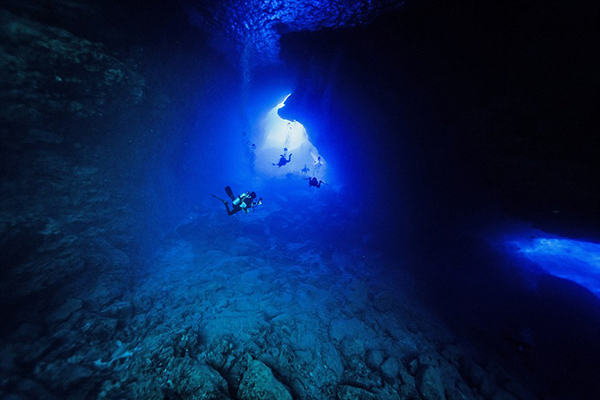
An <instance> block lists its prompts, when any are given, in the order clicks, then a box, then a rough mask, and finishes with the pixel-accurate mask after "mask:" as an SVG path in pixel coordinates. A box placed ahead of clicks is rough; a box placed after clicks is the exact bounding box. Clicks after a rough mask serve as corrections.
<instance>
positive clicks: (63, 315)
mask: <svg viewBox="0 0 600 400" xmlns="http://www.w3.org/2000/svg"><path fill="white" fill-rule="evenodd" d="M82 307H83V302H82V301H81V300H80V299H68V300H67V301H65V302H64V303H63V305H62V306H60V307H59V308H57V309H56V310H54V311H53V312H52V313H51V314H50V315H48V318H46V321H48V322H49V323H56V322H62V321H66V320H67V319H69V317H70V316H71V314H73V313H74V312H75V311H78V310H80V309H81V308H82Z"/></svg>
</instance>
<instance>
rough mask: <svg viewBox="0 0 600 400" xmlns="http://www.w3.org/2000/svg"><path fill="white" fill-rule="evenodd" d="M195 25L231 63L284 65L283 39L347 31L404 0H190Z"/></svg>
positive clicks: (188, 6)
mask: <svg viewBox="0 0 600 400" xmlns="http://www.w3.org/2000/svg"><path fill="white" fill-rule="evenodd" d="M183 3H184V4H185V5H186V6H187V7H186V11H187V13H188V14H189V16H190V19H191V21H192V22H193V23H194V24H196V25H198V26H199V27H201V28H202V29H204V30H206V31H207V32H209V34H210V35H211V36H212V40H213V43H214V44H215V45H216V46H217V47H218V48H220V49H221V50H222V51H223V52H225V53H226V54H227V55H228V57H230V58H231V59H232V60H235V61H238V60H242V62H244V63H249V64H251V65H263V64H273V63H279V62H280V59H279V39H280V38H281V36H282V35H283V34H286V33H289V32H296V31H316V30H321V29H328V28H331V29H342V28H348V27H353V26H358V25H364V24H367V23H369V22H372V21H373V20H374V19H375V18H376V17H377V16H379V15H381V14H382V13H385V12H389V11H391V10H395V9H398V8H399V7H401V6H402V4H404V1H398V0H375V1H371V0H358V1H351V2H348V1H343V0H336V1H307V0H292V1H279V0H272V1H258V0H257V1H242V0H230V1H202V0H199V1H197V0H185V1H183Z"/></svg>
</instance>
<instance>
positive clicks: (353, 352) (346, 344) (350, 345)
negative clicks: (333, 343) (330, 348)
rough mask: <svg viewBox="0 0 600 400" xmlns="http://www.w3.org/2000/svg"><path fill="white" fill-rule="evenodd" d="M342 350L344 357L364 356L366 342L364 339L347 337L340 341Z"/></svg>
mask: <svg viewBox="0 0 600 400" xmlns="http://www.w3.org/2000/svg"><path fill="white" fill-rule="evenodd" d="M339 347H340V352H341V353H342V355H344V357H348V358H349V357H353V356H362V355H363V354H365V344H364V342H363V341H362V340H359V339H353V338H346V339H344V340H342V342H341V343H340V346H339Z"/></svg>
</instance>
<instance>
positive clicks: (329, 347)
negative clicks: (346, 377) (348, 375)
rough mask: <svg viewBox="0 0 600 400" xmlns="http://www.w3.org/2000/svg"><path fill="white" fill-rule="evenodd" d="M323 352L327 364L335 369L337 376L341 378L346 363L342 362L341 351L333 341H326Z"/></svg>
mask: <svg viewBox="0 0 600 400" xmlns="http://www.w3.org/2000/svg"><path fill="white" fill-rule="evenodd" d="M321 354H322V357H323V362H324V363H325V365H326V366H327V367H328V368H329V369H330V370H331V371H333V373H334V374H335V376H336V377H337V378H340V377H341V376H342V374H343V373H344V365H343V364H342V359H341V357H340V353H339V352H338V351H337V349H336V348H335V346H334V345H333V344H331V343H325V344H324V345H323V349H322V351H321Z"/></svg>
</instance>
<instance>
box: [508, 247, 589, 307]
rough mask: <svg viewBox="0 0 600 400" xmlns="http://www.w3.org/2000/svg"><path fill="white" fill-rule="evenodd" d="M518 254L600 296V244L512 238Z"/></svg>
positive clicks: (514, 248)
mask: <svg viewBox="0 0 600 400" xmlns="http://www.w3.org/2000/svg"><path fill="white" fill-rule="evenodd" d="M506 243H507V244H509V245H514V246H516V247H513V248H512V250H513V251H514V253H515V255H518V256H521V257H525V258H527V259H528V260H530V261H532V262H534V263H535V264H536V265H538V266H539V267H540V268H541V269H542V270H544V271H545V272H547V273H548V274H550V275H554V276H557V277H560V278H564V279H568V280H571V281H573V282H576V283H578V284H579V285H581V286H584V287H586V288H587V289H589V290H590V291H591V292H593V293H594V294H595V295H596V296H598V297H600V244H597V243H591V242H584V241H579V240H573V239H564V238H560V237H546V238H538V237H531V236H529V237H528V238H527V237H525V238H523V237H521V238H518V239H516V238H514V237H513V238H512V239H511V240H507V241H506Z"/></svg>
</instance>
